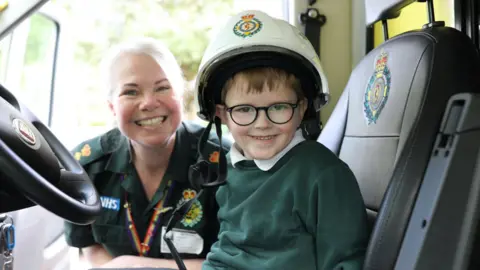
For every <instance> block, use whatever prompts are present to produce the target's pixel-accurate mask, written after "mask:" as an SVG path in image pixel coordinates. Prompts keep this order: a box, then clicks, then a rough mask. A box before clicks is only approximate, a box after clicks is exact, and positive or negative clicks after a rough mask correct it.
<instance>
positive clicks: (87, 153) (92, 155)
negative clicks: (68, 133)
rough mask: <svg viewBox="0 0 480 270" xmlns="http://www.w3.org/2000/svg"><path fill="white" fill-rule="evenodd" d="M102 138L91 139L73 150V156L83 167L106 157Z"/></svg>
mask: <svg viewBox="0 0 480 270" xmlns="http://www.w3.org/2000/svg"><path fill="white" fill-rule="evenodd" d="M100 138H101V137H100V136H99V137H95V138H92V139H89V140H87V141H85V142H83V143H81V144H79V145H78V146H77V147H75V148H74V149H73V150H72V154H73V156H74V157H75V159H76V160H77V161H78V162H79V163H80V164H81V165H82V166H85V165H87V164H89V163H92V162H94V161H96V160H98V159H99V158H101V157H102V156H104V154H105V153H104V151H103V149H102V145H101V143H100Z"/></svg>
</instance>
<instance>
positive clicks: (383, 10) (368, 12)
mask: <svg viewBox="0 0 480 270" xmlns="http://www.w3.org/2000/svg"><path fill="white" fill-rule="evenodd" d="M415 1H416V0H365V21H366V24H367V26H371V25H373V24H374V23H376V22H378V21H382V20H387V19H393V18H397V17H398V16H400V11H401V10H402V9H403V8H404V7H406V6H408V5H410V4H411V3H413V2H415Z"/></svg>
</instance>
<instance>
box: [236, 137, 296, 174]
mask: <svg viewBox="0 0 480 270" xmlns="http://www.w3.org/2000/svg"><path fill="white" fill-rule="evenodd" d="M303 141H305V138H303V135H302V130H301V129H299V130H297V131H296V132H295V135H294V136H293V139H292V140H291V141H290V143H289V144H288V145H287V147H285V148H284V149H283V150H282V151H280V152H279V153H278V154H276V155H275V156H274V157H272V158H271V159H267V160H258V159H254V160H253V161H254V162H255V165H257V167H258V168H259V169H260V170H262V171H268V170H270V169H271V168H273V166H275V164H276V163H277V162H278V161H279V160H280V159H281V158H282V157H283V156H284V155H285V154H286V153H287V152H288V151H290V149H292V148H293V147H294V146H295V145H297V144H299V143H301V142H303ZM230 159H231V161H232V166H233V167H235V164H237V163H238V162H240V161H242V160H247V158H246V157H245V156H244V155H243V154H242V153H241V152H240V151H239V150H238V148H237V144H236V143H235V144H234V145H233V147H232V148H231V150H230Z"/></svg>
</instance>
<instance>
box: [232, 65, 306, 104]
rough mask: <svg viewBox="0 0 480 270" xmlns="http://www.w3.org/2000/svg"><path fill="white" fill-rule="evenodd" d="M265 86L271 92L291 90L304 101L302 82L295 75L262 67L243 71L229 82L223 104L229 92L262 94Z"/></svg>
mask: <svg viewBox="0 0 480 270" xmlns="http://www.w3.org/2000/svg"><path fill="white" fill-rule="evenodd" d="M265 86H266V87H267V88H268V90H269V91H273V90H275V89H278V88H279V87H286V88H290V89H292V90H293V91H295V93H296V94H297V98H298V99H299V100H300V99H303V98H304V96H305V95H304V93H303V90H302V87H301V84H300V80H299V79H297V78H296V77H295V76H294V75H293V74H290V73H288V72H286V71H284V70H283V69H278V68H272V67H260V68H251V69H246V70H242V71H241V72H238V73H236V74H235V75H234V76H233V77H231V78H230V79H228V80H227V82H226V83H225V85H224V86H223V89H222V103H223V102H225V97H226V96H227V92H228V91H230V89H232V88H236V89H240V90H241V91H245V93H252V92H253V93H261V92H263V91H264V89H265Z"/></svg>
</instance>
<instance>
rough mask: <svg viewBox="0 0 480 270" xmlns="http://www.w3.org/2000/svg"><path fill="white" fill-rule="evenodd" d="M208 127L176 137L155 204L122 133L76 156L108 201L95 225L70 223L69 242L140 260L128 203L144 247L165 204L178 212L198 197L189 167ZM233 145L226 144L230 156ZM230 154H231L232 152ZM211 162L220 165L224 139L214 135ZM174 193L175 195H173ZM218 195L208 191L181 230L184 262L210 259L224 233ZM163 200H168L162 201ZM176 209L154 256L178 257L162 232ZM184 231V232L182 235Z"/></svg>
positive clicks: (191, 127) (186, 129)
mask: <svg viewBox="0 0 480 270" xmlns="http://www.w3.org/2000/svg"><path fill="white" fill-rule="evenodd" d="M203 130H204V128H203V127H201V126H199V125H196V124H193V123H185V122H184V123H182V125H181V127H180V128H179V129H178V131H177V133H176V140H175V146H174V150H173V152H172V156H171V158H170V161H169V165H168V168H167V170H166V172H165V175H164V177H163V180H162V184H161V185H160V187H159V188H158V190H157V191H156V193H155V195H154V196H153V198H152V200H151V201H148V199H147V197H146V195H145V191H144V189H143V186H142V184H141V182H140V180H139V178H138V175H137V172H136V170H135V168H134V166H133V164H132V162H131V153H130V144H129V141H128V139H127V138H126V137H125V136H123V135H122V134H121V133H120V131H119V130H118V129H113V130H110V131H109V132H107V133H105V134H103V135H102V136H99V137H96V138H93V139H91V140H88V141H86V142H84V143H82V144H80V145H79V146H78V147H77V148H76V149H75V150H74V151H73V154H74V156H75V158H77V160H79V162H80V163H81V164H82V165H83V167H84V168H85V170H86V172H87V173H88V175H89V176H90V178H91V179H92V181H93V183H94V184H95V187H96V188H97V190H98V192H99V194H100V196H101V201H102V208H103V209H102V214H101V215H100V216H99V217H98V218H97V220H96V221H95V223H93V224H92V225H90V226H79V225H74V224H71V223H69V222H66V223H65V234H66V240H67V243H68V244H69V245H71V246H74V247H78V248H82V247H88V246H91V245H93V244H96V243H98V244H101V245H103V247H104V248H105V249H106V250H107V251H108V252H109V253H110V254H111V255H112V256H120V255H139V253H138V252H137V249H136V246H135V241H134V240H133V238H132V234H131V226H130V225H129V224H131V223H130V222H129V219H128V216H129V214H128V213H129V212H128V211H127V208H125V207H124V206H126V205H125V202H127V201H128V205H129V206H130V210H131V211H130V213H131V217H132V219H133V221H134V222H133V224H134V226H135V229H136V230H137V235H138V239H139V242H140V243H141V242H143V241H144V237H145V234H146V232H147V230H148V226H149V224H150V221H151V217H152V214H153V213H154V211H155V208H156V205H157V203H158V202H159V201H163V202H164V205H163V207H164V208H165V209H169V208H167V207H172V208H175V207H176V206H177V205H178V204H179V203H181V202H183V201H184V200H186V199H189V198H192V197H193V196H194V195H195V194H196V193H195V190H194V189H193V188H192V187H191V185H190V183H189V181H188V178H187V177H188V169H189V166H190V165H191V164H193V163H195V162H196V160H197V156H198V155H197V151H196V149H197V148H196V146H197V143H198V139H199V138H200V136H201V133H202V132H203ZM230 144H231V143H230V142H228V141H227V142H225V143H224V145H223V146H224V149H225V150H227V151H228V149H229V148H230ZM227 151H226V152H227ZM203 156H204V158H205V159H209V160H210V161H211V162H212V166H216V164H213V163H215V162H217V161H218V140H217V139H216V136H213V135H212V136H211V137H210V138H209V141H208V143H207V144H206V149H205V151H204V152H203ZM168 190H170V192H169V191H168ZM215 191H216V190H213V189H206V190H205V191H204V193H203V194H202V195H201V196H200V197H199V198H198V201H197V202H196V203H194V204H193V206H192V207H191V208H190V211H189V212H188V213H187V215H186V216H185V218H184V219H183V220H181V222H179V223H178V224H177V225H176V227H175V230H176V232H175V233H176V234H181V235H180V236H181V237H175V235H176V234H174V244H175V246H176V248H177V249H178V251H179V252H180V253H181V255H182V258H205V256H206V254H207V253H208V251H209V250H210V246H211V244H212V243H213V242H214V241H216V239H217V233H218V220H217V216H216V215H217V211H218V205H217V203H216V202H215ZM162 199H163V200H162ZM171 214H172V210H170V211H167V212H164V213H162V214H160V215H159V218H160V220H159V223H160V224H159V225H158V226H157V229H156V230H155V231H154V233H153V237H152V240H151V244H150V248H149V251H148V253H147V256H149V257H155V258H172V257H171V255H170V252H169V249H168V247H167V246H166V244H165V242H164V241H163V240H162V242H163V243H161V235H162V227H164V226H166V224H167V222H168V220H169V218H170V217H171ZM180 230H181V231H180Z"/></svg>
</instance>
